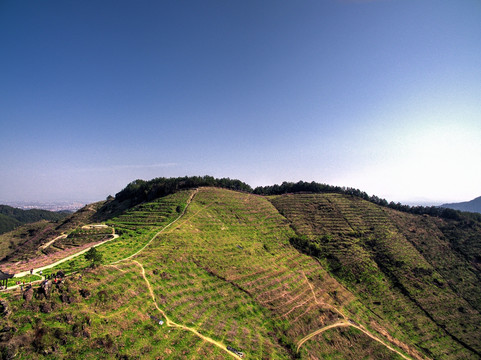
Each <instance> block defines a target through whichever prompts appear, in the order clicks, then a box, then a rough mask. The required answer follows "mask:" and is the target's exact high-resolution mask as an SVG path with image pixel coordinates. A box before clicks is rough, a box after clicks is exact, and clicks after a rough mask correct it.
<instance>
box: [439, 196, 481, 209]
mask: <svg viewBox="0 0 481 360" xmlns="http://www.w3.org/2000/svg"><path fill="white" fill-rule="evenodd" d="M441 207H444V208H450V209H454V210H459V211H469V212H476V213H481V196H479V197H477V198H474V199H473V200H470V201H462V202H458V203H447V204H442V205H441Z"/></svg>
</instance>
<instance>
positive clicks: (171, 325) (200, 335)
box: [133, 260, 242, 359]
mask: <svg viewBox="0 0 481 360" xmlns="http://www.w3.org/2000/svg"><path fill="white" fill-rule="evenodd" d="M133 262H135V263H136V264H137V265H138V266H139V267H140V269H141V270H142V277H143V278H144V280H145V283H146V284H147V288H148V289H149V292H150V297H151V298H152V301H153V302H154V305H155V308H156V309H157V310H158V311H159V312H160V313H161V314H162V316H163V317H164V318H165V323H166V325H167V326H169V327H175V328H179V329H183V330H186V331H190V332H191V333H193V334H194V335H196V336H197V337H199V338H201V339H202V340H204V341H207V342H209V343H211V344H213V345H215V346H217V347H218V348H220V349H222V350H224V351H225V352H227V353H228V354H229V355H231V356H232V357H234V358H236V359H242V358H241V357H240V356H238V355H237V354H234V353H233V352H231V351H229V350H227V346H226V345H224V344H222V343H221V342H219V341H216V340H214V339H211V338H210V337H208V336H204V335H202V334H201V333H199V332H198V331H197V330H196V329H193V328H190V327H188V326H185V325H181V324H177V323H175V322H173V321H172V320H170V319H169V317H168V316H167V314H166V313H165V312H164V311H163V310H162V309H161V308H160V307H159V305H157V301H156V300H155V295H154V291H153V289H152V286H151V285H150V282H149V279H147V276H146V275H145V269H144V267H143V265H142V264H141V263H139V262H138V261H137V260H133Z"/></svg>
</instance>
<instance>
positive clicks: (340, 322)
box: [297, 320, 350, 352]
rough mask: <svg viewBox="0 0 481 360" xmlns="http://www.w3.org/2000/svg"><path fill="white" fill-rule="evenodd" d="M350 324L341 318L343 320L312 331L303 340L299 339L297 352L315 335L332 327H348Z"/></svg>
mask: <svg viewBox="0 0 481 360" xmlns="http://www.w3.org/2000/svg"><path fill="white" fill-rule="evenodd" d="M348 326H350V324H349V323H348V322H347V321H344V320H341V321H338V322H336V323H334V324H331V325H328V326H324V327H323V328H320V329H318V330H316V331H314V332H312V333H310V334H309V335H307V336H305V337H303V338H302V339H301V340H299V342H298V343H297V352H299V349H300V348H301V346H302V344H304V343H305V342H306V341H307V340H309V339H311V338H313V337H314V336H316V335H319V334H321V333H323V332H324V331H326V330H329V329H332V328H336V327H348Z"/></svg>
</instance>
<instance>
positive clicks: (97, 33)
mask: <svg viewBox="0 0 481 360" xmlns="http://www.w3.org/2000/svg"><path fill="white" fill-rule="evenodd" d="M0 52H1V56H0V153H1V161H0V176H1V177H0V202H2V201H3V202H6V201H17V200H40V201H42V200H51V201H55V200H73V199H75V200H81V201H94V200H101V199H104V198H105V197H106V196H107V195H109V194H112V195H114V194H115V193H116V192H118V191H120V190H121V189H122V188H123V187H124V186H125V185H126V184H127V183H129V182H130V181H132V180H135V179H145V180H148V179H151V178H154V177H159V176H166V177H170V176H184V175H212V176H215V177H231V178H238V179H240V180H242V181H245V182H247V183H248V184H250V185H251V186H253V187H255V186H258V185H270V184H274V183H280V182H282V181H298V180H304V181H317V182H322V183H328V184H332V185H340V186H351V187H355V188H359V189H361V190H364V191H366V192H368V193H369V194H375V195H378V196H380V197H384V198H386V199H387V200H389V201H401V202H408V203H409V202H416V201H424V200H425V201H432V202H443V201H461V200H470V199H472V198H474V197H477V196H480V195H481V1H479V0H437V1H430V0H416V1H406V0H379V1H376V0H373V1H362V0H358V1H349V0H313V1H309V0H305V1H304V0H303V1H283V0H262V1H259V0H252V1H248V0H229V1H224V0H217V1H208V0H207V1H196V0H195V1H194V0H192V1H187V0H185V1H157V0H155V1H148V0H143V1H123V0H111V1H107V0H95V1H94V0H86V1H76V0H75V1H74V0H56V1H54V0H45V1H38V0H22V1H18V0H2V1H0Z"/></svg>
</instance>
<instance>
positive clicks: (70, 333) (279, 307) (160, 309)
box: [0, 188, 424, 359]
mask: <svg viewBox="0 0 481 360" xmlns="http://www.w3.org/2000/svg"><path fill="white" fill-rule="evenodd" d="M109 225H111V226H114V227H115V229H116V231H117V232H118V233H119V234H120V237H119V238H118V239H115V240H112V241H110V242H108V243H106V244H105V245H101V246H99V247H98V251H100V252H101V253H102V255H103V260H104V264H103V265H102V266H100V267H98V268H96V269H91V268H89V269H87V270H83V271H82V272H81V273H77V274H75V275H72V276H71V277H70V278H68V279H67V280H66V281H65V282H64V283H62V284H59V285H54V284H51V283H47V284H46V285H44V286H43V287H41V288H40V289H35V290H34V289H31V290H28V291H26V292H24V293H23V294H22V295H20V294H19V293H18V292H13V293H4V294H3V295H2V296H4V298H6V299H7V302H6V304H7V308H8V311H7V312H8V313H9V314H8V315H7V316H6V317H5V316H4V317H3V318H2V322H3V324H2V326H1V338H0V340H2V342H1V346H0V348H1V349H2V356H4V357H6V358H8V356H11V355H12V354H14V353H17V354H18V355H17V358H20V359H27V358H28V359H32V358H37V359H41V358H71V359H77V358H95V359H97V358H99V359H102V358H104V359H110V358H122V359H137V358H148V359H155V358H160V359H183V358H185V359H230V358H239V355H237V354H236V353H234V352H232V351H231V350H229V349H228V346H229V347H231V349H237V350H238V351H240V352H243V353H244V358H247V359H292V358H303V359H312V358H323V359H324V358H332V359H356V358H358V359H362V358H370V359H397V358H399V359H401V358H406V359H423V358H424V356H423V355H422V354H421V353H420V351H419V349H416V348H415V346H413V343H414V342H413V340H412V338H411V337H410V334H409V333H404V332H403V329H400V328H399V327H393V326H391V325H390V324H389V321H388V320H389V319H388V320H386V319H382V318H379V317H378V316H377V315H376V314H375V313H374V312H372V311H370V310H369V309H368V307H369V306H366V305H365V304H363V303H361V302H359V301H358V299H357V297H356V295H354V294H353V293H352V292H350V291H348V290H347V289H346V288H345V287H344V286H342V285H341V284H340V283H339V282H338V281H337V280H335V279H334V278H333V277H332V276H330V275H329V273H328V272H327V271H326V270H325V269H324V268H323V267H322V266H321V265H320V263H319V262H318V261H317V260H315V259H313V258H312V257H310V256H307V255H304V254H302V253H301V252H299V251H298V250H296V249H295V248H294V247H292V246H291V244H290V243H289V239H291V238H293V237H295V236H296V234H295V232H294V231H293V230H292V229H291V227H290V224H289V222H288V221H287V220H286V218H284V217H283V216H282V215H281V214H280V213H279V212H278V211H277V210H276V208H275V207H274V206H273V205H272V204H271V203H270V202H269V201H267V199H266V198H264V197H260V196H254V195H251V194H248V193H240V192H234V191H229V190H223V189H218V188H200V189H199V190H197V191H183V192H178V193H175V194H173V195H169V196H166V197H163V198H160V199H158V200H155V201H153V202H150V203H143V204H140V205H138V206H137V207H135V208H132V209H131V210H129V211H127V212H125V213H124V214H122V215H120V216H118V217H117V218H115V219H112V220H111V221H110V222H109ZM83 261H85V260H83V259H75V260H74V261H72V262H69V263H64V264H62V265H59V267H57V268H55V269H53V270H52V272H53V271H57V270H59V269H63V270H66V271H67V272H68V271H69V270H75V269H80V268H83V267H84V266H86V265H88V264H86V263H82V262H83ZM80 275H82V277H81V279H80V278H79V276H80ZM5 294H6V295H5ZM368 305H369V304H368Z"/></svg>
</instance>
